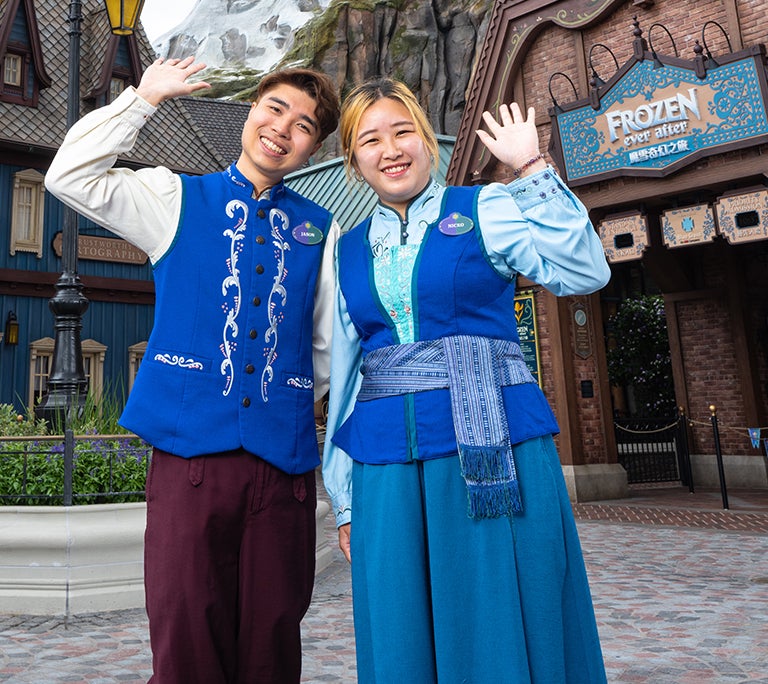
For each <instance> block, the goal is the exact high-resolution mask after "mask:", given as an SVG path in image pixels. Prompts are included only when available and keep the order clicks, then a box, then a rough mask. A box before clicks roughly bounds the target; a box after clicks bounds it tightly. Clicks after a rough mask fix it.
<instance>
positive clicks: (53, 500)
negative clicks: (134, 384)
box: [0, 400, 151, 505]
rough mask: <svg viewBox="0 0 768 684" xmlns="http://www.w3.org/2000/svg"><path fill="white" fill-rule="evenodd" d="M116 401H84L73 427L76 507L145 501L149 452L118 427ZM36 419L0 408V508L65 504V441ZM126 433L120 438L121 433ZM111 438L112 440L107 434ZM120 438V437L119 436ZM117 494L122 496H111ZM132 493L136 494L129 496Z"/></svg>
mask: <svg viewBox="0 0 768 684" xmlns="http://www.w3.org/2000/svg"><path fill="white" fill-rule="evenodd" d="M116 406H117V403H116V402H112V401H110V400H107V401H106V402H102V403H101V405H100V406H96V405H95V404H94V403H93V402H86V406H85V408H84V410H83V412H82V414H81V415H80V416H78V417H77V418H76V419H75V420H74V421H73V425H72V430H73V432H74V433H75V434H76V435H77V437H76V439H75V440H74V452H73V455H72V491H73V503H83V504H85V503H104V502H112V503H122V502H127V501H142V500H143V499H144V495H143V491H144V485H145V481H146V473H147V468H148V465H149V457H150V452H151V449H150V447H149V446H148V445H147V444H146V443H145V442H144V441H143V440H141V439H140V438H138V437H136V436H133V435H130V434H128V433H127V431H126V430H124V429H123V428H121V427H120V426H118V425H117V416H118V415H119V412H118V411H117V410H116V409H115V407H116ZM56 427H57V426H54V427H53V429H49V427H48V424H47V423H46V422H45V421H44V420H41V419H37V418H35V417H34V415H27V416H21V415H18V414H17V412H16V410H15V409H14V407H13V406H11V405H9V404H0V436H4V437H30V439H29V440H27V439H23V440H18V439H14V440H0V505H24V504H26V505H46V504H48V505H50V504H58V503H61V502H62V501H63V496H64V440H63V438H61V437H59V438H58V439H57V438H55V437H54V436H53V434H52V433H56V432H59V430H57V429H56ZM121 433H122V434H121ZM107 435H109V436H107ZM118 435H120V436H118ZM111 492H118V493H119V494H111ZM131 492H134V493H131Z"/></svg>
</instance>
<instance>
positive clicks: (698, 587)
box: [0, 487, 768, 684]
mask: <svg viewBox="0 0 768 684" xmlns="http://www.w3.org/2000/svg"><path fill="white" fill-rule="evenodd" d="M728 497H729V509H728V510H723V507H722V499H721V495H720V492H719V491H718V492H714V491H702V492H697V493H695V494H690V493H688V490H687V489H683V488H680V487H673V488H670V487H666V488H661V489H653V490H642V491H638V490H635V491H634V492H633V494H632V496H631V497H630V498H629V499H623V500H619V501H611V502H601V503H595V504H577V505H575V506H574V510H575V513H576V516H577V519H578V527H579V532H580V535H581V540H582V546H583V548H584V555H585V559H586V562H587V568H588V572H589V576H590V580H591V586H592V592H593V596H594V601H595V609H596V613H597V618H598V626H599V630H600V635H601V640H602V644H603V651H604V656H605V662H606V667H607V670H608V680H609V682H610V683H611V684H746V683H747V682H749V683H751V684H756V683H762V684H768V535H766V532H768V492H766V491H754V492H744V491H739V492H729V493H728ZM325 533H326V535H327V536H328V538H329V539H330V540H335V530H333V528H332V525H331V524H330V521H329V525H328V526H327V529H326V531H325ZM334 549H335V546H334ZM335 554H336V555H335V556H334V561H333V563H332V564H331V565H330V566H329V567H328V568H326V569H325V570H324V571H323V572H322V573H321V575H319V576H318V580H317V583H316V588H315V594H314V600H313V602H312V606H311V608H310V610H309V613H308V614H307V617H306V619H305V623H304V677H303V681H304V682H317V683H320V682H337V683H340V684H353V683H354V682H356V676H355V661H354V634H353V628H352V618H351V604H352V599H351V588H350V579H349V569H348V567H347V565H346V562H345V561H344V560H343V558H342V557H341V554H340V552H338V551H335ZM149 665H150V656H149V647H148V643H147V625H146V617H145V616H144V614H143V611H138V610H136V611H121V612H116V613H104V614H97V615H84V616H77V617H74V618H71V619H70V620H69V621H68V622H65V621H64V620H63V619H62V618H39V617H30V616H0V682H8V683H9V684H54V683H57V682H89V683H98V684H114V683H116V682H124V683H126V684H138V683H140V682H145V681H146V679H147V678H148V677H149V674H150V669H149ZM397 684H420V683H418V682H398V683H397ZM475 684H496V683H492V682H477V683H475ZM552 684H560V683H556V682H553V683H552Z"/></svg>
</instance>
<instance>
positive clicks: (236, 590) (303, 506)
mask: <svg viewBox="0 0 768 684" xmlns="http://www.w3.org/2000/svg"><path fill="white" fill-rule="evenodd" d="M315 505H316V491H315V473H314V472H313V471H310V472H309V473H306V474H304V475H287V474H286V473H284V472H282V471H281V470H278V469H277V468H275V467H274V466H272V465H270V464H269V463H267V462H265V461H263V460H262V459H260V458H258V457H256V456H254V455H252V454H249V453H247V452H245V451H242V450H241V451H235V452H227V453H224V454H216V455H211V456H201V457H197V458H192V459H183V458H179V457H177V456H173V455H171V454H168V453H166V452H163V451H160V450H158V449H155V450H154V453H153V457H152V463H151V466H150V471H149V475H148V478H147V529H146V534H145V549H144V584H145V589H146V603H147V615H148V616H149V636H150V643H151V646H152V656H153V658H152V661H153V672H154V674H153V676H152V677H151V678H150V680H149V681H150V683H151V684H196V683H199V684H246V683H247V684H262V683H263V684H296V683H297V682H299V680H300V675H301V634H300V622H301V619H302V618H303V617H304V614H305V613H306V611H307V608H308V607H309V602H310V599H311V596H312V587H313V582H314V572H315Z"/></svg>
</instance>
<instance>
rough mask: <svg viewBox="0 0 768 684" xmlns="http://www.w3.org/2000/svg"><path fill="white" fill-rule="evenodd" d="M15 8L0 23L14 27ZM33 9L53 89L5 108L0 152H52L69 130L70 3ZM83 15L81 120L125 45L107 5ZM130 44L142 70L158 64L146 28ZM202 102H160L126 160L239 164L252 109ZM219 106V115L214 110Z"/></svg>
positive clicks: (187, 166)
mask: <svg viewBox="0 0 768 684" xmlns="http://www.w3.org/2000/svg"><path fill="white" fill-rule="evenodd" d="M22 1H23V0H22ZM13 4H14V3H12V2H10V1H9V0H6V1H5V2H3V3H0V25H2V23H3V22H5V21H9V17H8V16H7V15H8V8H9V6H10V5H13ZM30 5H31V3H30ZM34 11H35V13H36V15H37V21H36V25H37V27H38V30H39V37H40V44H41V47H42V50H41V52H42V56H43V59H44V69H45V73H47V74H48V76H49V77H50V81H51V85H50V87H47V88H43V89H42V90H41V91H40V96H39V101H38V106H37V107H27V106H23V105H15V104H10V103H7V102H0V148H2V147H4V146H5V147H7V148H13V149H24V150H26V151H30V152H35V151H36V152H37V153H42V154H45V153H48V154H52V153H53V152H55V150H56V149H58V147H59V145H60V144H61V141H62V139H63V137H64V134H65V132H66V128H67V124H66V122H67V86H68V64H69V19H68V14H69V12H68V5H67V4H66V3H62V2H60V1H59V0H35V2H34ZM82 13H83V22H82V37H81V49H80V86H81V87H80V91H81V92H80V95H81V98H80V111H81V114H84V113H85V112H87V111H89V110H90V109H92V108H93V107H94V104H93V100H92V99H90V100H89V99H87V98H86V96H87V95H88V94H89V93H92V92H93V91H94V89H95V88H97V87H98V86H99V84H100V83H101V82H102V81H103V76H102V73H103V71H104V58H105V56H108V55H109V54H110V52H113V50H114V41H117V40H120V39H119V38H117V37H115V36H112V34H111V33H110V31H109V23H108V21H107V16H106V11H105V10H104V5H103V3H102V2H100V1H99V0H83V3H82ZM123 40H124V39H123ZM130 40H135V48H134V49H135V50H136V51H137V54H138V56H139V60H140V64H141V66H143V67H146V66H147V65H148V64H150V63H151V62H152V61H153V60H154V59H155V55H154V53H153V51H152V46H151V44H150V42H149V40H148V38H147V36H146V34H145V33H144V30H143V29H142V28H141V27H140V28H139V29H138V30H137V32H136V34H135V37H134V38H131V39H130ZM197 99H198V98H177V99H175V100H171V101H168V102H165V103H163V104H162V105H161V106H160V108H159V110H158V112H157V114H156V115H155V116H153V117H152V118H151V119H150V120H149V122H148V123H147V125H146V126H145V127H144V129H143V130H142V132H141V134H140V136H139V139H138V141H137V144H136V146H135V147H134V149H133V150H132V151H131V153H130V154H129V155H127V156H126V157H124V158H122V159H121V162H122V163H124V164H127V165H131V166H157V165H164V166H168V167H169V168H171V169H173V170H174V171H178V172H186V173H207V172H211V171H217V170H220V169H222V168H223V167H225V166H226V165H227V164H229V163H230V162H231V161H233V160H234V159H236V158H237V156H238V155H239V151H240V133H241V131H242V125H243V122H244V121H245V116H247V105H246V104H245V103H240V102H236V103H235V102H224V101H220V100H216V101H213V100H207V101H201V102H200V103H197V102H196V100H197ZM214 107H215V108H216V114H215V116H214V115H213V114H212V112H211V110H212V109H214ZM222 109H224V111H225V113H224V114H222Z"/></svg>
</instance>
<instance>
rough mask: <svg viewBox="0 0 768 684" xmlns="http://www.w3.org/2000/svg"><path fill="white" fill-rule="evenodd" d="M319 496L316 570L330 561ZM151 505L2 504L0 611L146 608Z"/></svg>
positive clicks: (58, 612)
mask: <svg viewBox="0 0 768 684" xmlns="http://www.w3.org/2000/svg"><path fill="white" fill-rule="evenodd" d="M329 508H330V507H329V506H328V504H327V503H326V502H325V501H318V504H317V511H316V523H317V555H316V562H317V572H320V571H321V570H323V569H324V568H325V567H327V566H328V564H329V563H330V562H331V558H332V551H331V549H330V547H329V545H328V542H327V540H326V538H325V535H324V534H323V530H322V526H323V521H324V519H325V517H326V515H327V514H328V511H329ZM145 522H146V504H144V503H131V504H98V505H90V506H68V507H64V506H7V507H4V506H0V613H6V614H28V615H73V614H79V613H93V612H100V611H108V610H121V609H126V608H141V607H143V606H144V561H143V556H144V526H145Z"/></svg>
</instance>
